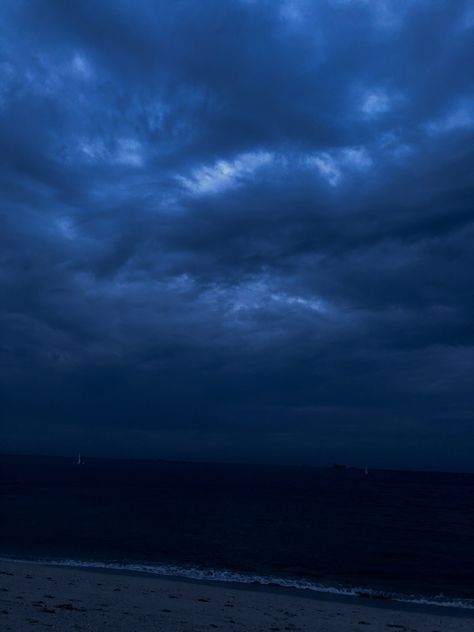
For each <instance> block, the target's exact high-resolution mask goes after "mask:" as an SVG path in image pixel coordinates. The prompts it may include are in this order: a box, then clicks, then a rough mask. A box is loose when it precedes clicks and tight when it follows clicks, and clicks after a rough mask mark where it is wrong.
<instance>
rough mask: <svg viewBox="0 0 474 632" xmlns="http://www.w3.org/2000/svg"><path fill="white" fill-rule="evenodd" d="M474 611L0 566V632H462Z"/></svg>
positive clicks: (469, 626) (94, 572)
mask: <svg viewBox="0 0 474 632" xmlns="http://www.w3.org/2000/svg"><path fill="white" fill-rule="evenodd" d="M473 628H474V611H473V613H472V615H471V614H470V613H469V612H466V611H462V612H461V611H457V610H454V609H451V608H439V607H438V608H421V607H420V608H414V607H408V606H407V607H405V608H403V607H401V606H400V605H399V604H395V603H393V604H391V603H383V604H380V605H379V604H375V603H374V604H372V603H370V604H369V603H365V600H364V599H363V598H354V599H346V600H334V601H333V600H328V599H327V598H321V599H319V598H317V597H315V596H314V595H307V594H305V592H304V591H299V592H297V591H294V592H290V591H284V590H276V589H275V590H269V589H263V588H259V587H236V586H234V585H232V584H229V585H223V584H213V583H211V582H191V581H184V580H176V579H171V578H170V579H168V578H161V577H160V578H157V577H148V576H145V575H135V574H122V573H112V572H108V571H107V572H105V571H100V570H82V569H77V568H67V567H56V566H50V565H40V564H33V563H23V562H10V561H2V562H1V563H0V629H1V630H6V631H7V630H11V631H12V632H13V631H14V632H21V631H23V630H41V629H48V630H58V631H63V630H64V631H66V630H68V631H69V630H84V631H101V630H113V631H114V632H120V631H127V632H134V631H135V632H139V631H141V630H144V631H145V630H146V631H148V630H150V631H151V630H153V631H154V632H160V631H162V630H163V631H165V630H166V631H173V632H175V631H176V632H187V631H189V632H190V631H211V630H236V631H239V630H240V631H244V630H249V631H250V630H252V631H261V632H267V631H268V632H280V631H281V632H283V631H290V630H292V631H294V632H298V631H299V630H301V631H303V630H308V631H313V632H341V631H352V630H358V631H360V630H365V629H369V630H376V631H378V630H386V631H387V632H388V631H390V630H393V631H397V630H400V631H403V630H406V631H410V632H450V631H453V632H454V631H456V632H468V631H472V629H473Z"/></svg>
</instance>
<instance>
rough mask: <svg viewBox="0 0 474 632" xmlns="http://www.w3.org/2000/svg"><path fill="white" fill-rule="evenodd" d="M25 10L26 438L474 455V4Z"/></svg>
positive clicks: (23, 4) (14, 80) (5, 404)
mask: <svg viewBox="0 0 474 632" xmlns="http://www.w3.org/2000/svg"><path fill="white" fill-rule="evenodd" d="M0 21H1V26H0V42H1V44H0V77H1V81H0V139H1V141H0V142H1V152H0V182H1V185H0V186H1V207H0V414H1V425H0V452H1V451H4V452H40V453H73V452H75V451H77V450H78V449H81V450H82V451H83V452H85V453H86V454H108V455H127V456H153V457H163V458H190V459H196V458H198V459H213V460H228V459H232V460H244V461H245V460H250V461H257V462H264V461H274V462H296V463H316V464H318V463H328V462H329V463H330V462H332V461H333V460H338V461H345V462H349V463H355V464H364V463H365V462H368V463H369V464H372V465H374V466H376V465H382V466H386V467H389V466H394V467H415V468H434V469H461V470H462V469H474V465H473V459H472V454H473V451H474V419H473V410H474V389H473V388H472V387H473V381H474V380H473V376H474V353H473V344H474V327H473V312H474V309H473V308H474V284H473V270H474V248H473V240H474V209H473V206H474V204H473V203H474V191H473V186H474V80H473V59H474V3H473V2H468V1H464V0H456V1H454V0H445V1H441V0H410V1H408V0H407V1H406V2H405V1H402V0H380V1H378V2H375V1H374V2H370V1H369V0H321V1H320V2H314V1H313V0H311V1H310V0H308V1H305V0H268V1H266V0H205V1H202V0H200V1H199V2H198V1H197V0H196V1H194V2H192V1H176V2H156V1H151V0H150V1H148V0H147V1H145V0H131V1H128V0H110V1H108V0H103V1H100V2H99V1H89V2H64V1H63V0H30V1H27V0H24V1H22V0H3V2H2V11H1V16H0Z"/></svg>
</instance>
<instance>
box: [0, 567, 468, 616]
mask: <svg viewBox="0 0 474 632" xmlns="http://www.w3.org/2000/svg"><path fill="white" fill-rule="evenodd" d="M2 563H14V564H26V565H34V566H45V567H48V568H51V567H54V568H69V569H72V570H77V571H84V572H88V573H90V572H92V573H93V572H99V573H105V574H107V575H109V574H110V575H123V576H138V577H148V578H152V579H165V580H169V581H177V582H185V583H192V584H196V585H202V584H206V585H209V586H221V587H223V588H225V587H231V588H232V589H234V590H246V589H247V590H255V591H259V592H272V593H276V594H287V595H290V596H291V595H292V596H298V597H304V598H307V599H316V600H322V601H330V602H333V601H334V602H338V603H346V604H353V603H361V604H364V605H367V606H368V607H375V608H387V607H388V608H391V609H393V610H402V611H410V612H432V613H436V612H439V613H443V612H445V611H446V610H448V611H449V612H450V613H452V614H453V616H459V617H467V618H474V600H472V599H465V598H461V597H450V596H447V595H441V597H442V600H441V601H440V602H439V603H436V602H435V601H434V599H435V597H434V596H427V595H423V594H413V593H402V592H389V591H385V590H374V589H372V588H368V587H366V586H348V585H343V584H336V585H332V584H329V583H327V584H325V583H321V584H318V583H315V582H309V584H310V585H309V586H307V587H306V586H304V583H305V581H306V580H298V579H296V580H295V582H299V581H301V585H300V586H292V585H285V584H284V583H279V580H281V581H282V582H286V581H290V582H291V581H292V580H289V578H278V577H271V576H260V575H253V574H248V573H239V572H237V571H235V572H234V571H226V573H229V575H234V577H233V578H232V577H229V578H227V579H221V578H214V577H206V576H205V574H206V572H209V571H211V570H212V572H216V573H218V574H219V573H221V572H222V571H219V570H216V569H199V571H200V572H203V574H204V576H202V577H197V576H193V571H194V572H195V571H196V570H197V569H193V568H186V567H180V566H177V565H166V564H162V565H159V564H157V565H152V564H145V563H141V562H133V563H121V562H107V561H96V560H76V559H73V558H71V559H47V558H42V559H28V558H25V559H22V558H18V557H8V556H2V555H0V565H1V564H2ZM163 569H166V570H163ZM171 569H173V570H174V572H171ZM167 570H168V571H170V572H166V571H167ZM239 576H240V577H241V578H242V579H241V580H239V579H237V577H239ZM253 577H255V579H253ZM244 578H245V580H244ZM259 579H265V581H259ZM272 580H275V581H272ZM436 597H438V595H437V596H436ZM457 602H460V603H457ZM463 602H468V603H469V605H467V603H463Z"/></svg>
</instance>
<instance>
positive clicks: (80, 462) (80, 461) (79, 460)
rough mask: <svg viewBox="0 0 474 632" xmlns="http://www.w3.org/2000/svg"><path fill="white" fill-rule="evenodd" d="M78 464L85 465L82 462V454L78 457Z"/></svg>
mask: <svg viewBox="0 0 474 632" xmlns="http://www.w3.org/2000/svg"><path fill="white" fill-rule="evenodd" d="M77 464H78V465H84V461H82V459H81V453H80V452H79V454H78V455H77Z"/></svg>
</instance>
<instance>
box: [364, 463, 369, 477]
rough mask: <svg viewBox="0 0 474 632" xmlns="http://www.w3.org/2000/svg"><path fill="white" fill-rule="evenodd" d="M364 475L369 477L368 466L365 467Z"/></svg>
mask: <svg viewBox="0 0 474 632" xmlns="http://www.w3.org/2000/svg"><path fill="white" fill-rule="evenodd" d="M364 474H365V475H366V476H367V475H368V474H369V468H368V467H367V465H366V466H365V470H364Z"/></svg>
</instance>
